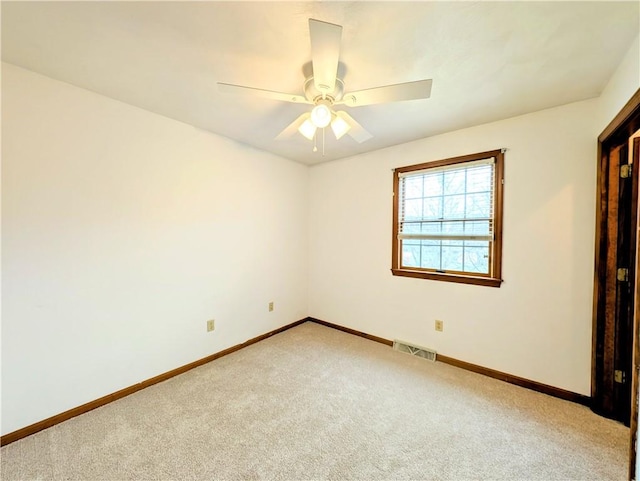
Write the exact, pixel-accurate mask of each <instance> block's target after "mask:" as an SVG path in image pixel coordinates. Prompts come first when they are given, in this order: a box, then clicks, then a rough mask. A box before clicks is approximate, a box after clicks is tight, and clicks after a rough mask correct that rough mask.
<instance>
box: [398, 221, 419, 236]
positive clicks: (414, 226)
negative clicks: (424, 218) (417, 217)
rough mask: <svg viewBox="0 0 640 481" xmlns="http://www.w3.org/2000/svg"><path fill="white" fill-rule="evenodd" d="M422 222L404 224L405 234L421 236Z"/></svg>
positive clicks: (403, 230)
mask: <svg viewBox="0 0 640 481" xmlns="http://www.w3.org/2000/svg"><path fill="white" fill-rule="evenodd" d="M421 225H422V223H421V222H404V223H403V224H402V232H403V233H404V234H420V231H421Z"/></svg>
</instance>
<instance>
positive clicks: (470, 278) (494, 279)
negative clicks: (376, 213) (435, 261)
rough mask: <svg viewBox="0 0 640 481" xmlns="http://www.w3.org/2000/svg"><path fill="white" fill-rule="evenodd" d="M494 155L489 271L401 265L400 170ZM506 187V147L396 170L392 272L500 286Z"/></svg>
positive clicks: (394, 273) (445, 164)
mask: <svg viewBox="0 0 640 481" xmlns="http://www.w3.org/2000/svg"><path fill="white" fill-rule="evenodd" d="M490 157H493V158H495V165H494V179H493V182H494V185H493V189H494V190H493V199H494V206H493V231H494V239H493V241H489V242H490V244H489V275H488V276H487V275H484V274H476V273H468V272H460V271H445V272H440V271H436V270H434V269H425V268H418V267H416V268H407V267H401V256H402V251H401V241H400V240H399V239H398V221H399V204H400V201H401V199H400V174H403V173H407V172H413V171H417V170H428V169H431V168H436V167H446V166H452V165H455V164H464V163H465V162H472V161H476V160H482V159H488V158H490ZM503 190H504V149H498V150H490V151H487V152H479V153H477V154H469V155H462V156H459V157H451V158H449V159H442V160H436V161H431V162H424V163H421V164H415V165H408V166H405V167H399V168H396V169H394V170H393V228H392V236H393V239H392V249H391V250H392V259H391V273H392V274H393V275H394V276H402V277H414V278H419V279H431V280H438V281H445V282H457V283H462V284H474V285H481V286H488V287H500V285H501V284H502V282H503V280H502V221H503Z"/></svg>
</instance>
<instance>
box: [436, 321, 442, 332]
mask: <svg viewBox="0 0 640 481" xmlns="http://www.w3.org/2000/svg"><path fill="white" fill-rule="evenodd" d="M443 330H444V322H442V321H441V320H440V319H436V331H438V332H442V331H443Z"/></svg>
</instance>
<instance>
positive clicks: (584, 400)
mask: <svg viewBox="0 0 640 481" xmlns="http://www.w3.org/2000/svg"><path fill="white" fill-rule="evenodd" d="M436 360H437V361H440V362H443V363H445V364H450V365H451V366H455V367H459V368H461V369H466V370H467V371H472V372H475V373H478V374H482V375H483V376H489V377H492V378H494V379H499V380H501V381H504V382H508V383H509V384H515V385H516V386H520V387H524V388H527V389H531V390H532V391H538V392H541V393H544V394H548V395H549V396H553V397H557V398H560V399H565V400H567V401H571V402H574V403H578V404H582V405H584V406H590V405H591V398H590V397H589V396H585V395H584V394H578V393H575V392H573V391H567V390H566V389H561V388H559V387H554V386H549V385H548V384H543V383H541V382H536V381H531V380H529V379H525V378H523V377H518V376H514V375H513V374H507V373H504V372H501V371H496V370H495V369H489V368H488V367H482V366H478V365H477V364H471V363H470V362H465V361H460V360H458V359H454V358H452V357H448V356H443V355H441V354H438V355H437V356H436Z"/></svg>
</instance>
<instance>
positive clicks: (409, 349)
mask: <svg viewBox="0 0 640 481" xmlns="http://www.w3.org/2000/svg"><path fill="white" fill-rule="evenodd" d="M393 348H394V349H395V350H396V351H400V352H406V353H407V354H411V355H413V356H418V357H421V358H423V359H426V360H427V361H434V362H435V360H436V351H434V350H433V349H427V348H426V347H422V346H416V345H415V344H408V343H406V342H403V341H398V340H397V339H396V340H395V341H393Z"/></svg>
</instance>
